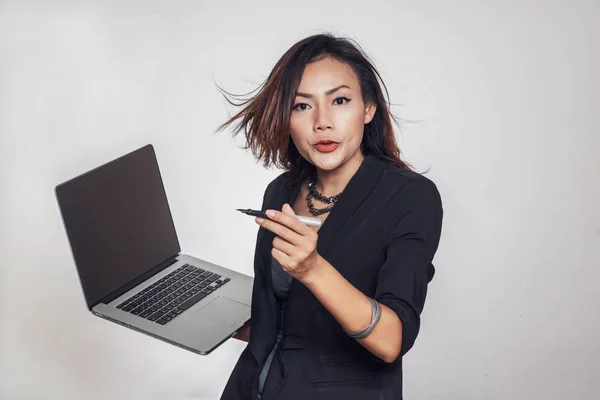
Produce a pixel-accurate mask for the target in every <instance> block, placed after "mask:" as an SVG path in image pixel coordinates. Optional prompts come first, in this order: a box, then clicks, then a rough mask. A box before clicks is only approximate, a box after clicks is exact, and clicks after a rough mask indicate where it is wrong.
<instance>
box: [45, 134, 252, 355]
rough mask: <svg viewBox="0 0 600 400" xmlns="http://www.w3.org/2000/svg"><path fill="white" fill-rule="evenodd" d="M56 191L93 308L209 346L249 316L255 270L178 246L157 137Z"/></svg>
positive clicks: (198, 348) (173, 338)
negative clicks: (217, 261) (237, 268)
mask: <svg viewBox="0 0 600 400" xmlns="http://www.w3.org/2000/svg"><path fill="white" fill-rule="evenodd" d="M55 194H56V198H57V201H58V205H59V208H60V213H61V216H62V219H63V223H64V227H65V230H66V234H67V237H68V241H69V243H70V247H71V251H72V254H73V259H74V261H75V265H76V267H77V271H78V274H79V279H80V281H81V287H82V289H83V294H84V297H85V300H86V302H87V307H88V309H89V310H90V311H91V312H92V313H93V314H94V315H96V316H99V317H102V318H105V319H107V320H109V321H112V322H116V323H118V324H120V325H123V326H126V327H128V328H131V329H134V330H136V331H138V332H142V333H145V334H147V335H150V336H153V337H155V338H157V339H160V340H163V341H165V342H168V343H171V344H173V345H176V346H179V347H182V348H184V349H187V350H190V351H193V352H195V353H197V354H201V355H206V354H209V353H210V352H211V351H212V350H214V349H215V348H216V347H217V346H219V345H220V344H222V343H223V342H224V341H226V340H227V339H229V338H230V337H231V336H233V335H235V333H236V332H237V331H239V330H240V329H241V328H243V327H244V326H245V325H246V324H247V323H248V321H249V320H250V304H251V294H252V285H253V278H252V277H249V276H247V275H244V274H241V273H238V272H235V271H232V270H231V269H227V268H223V267H221V266H219V265H215V264H213V263H210V262H208V261H205V260H202V259H199V258H195V257H192V256H190V255H186V254H181V253H180V252H181V249H180V246H179V241H178V238H177V233H176V231H175V226H174V223H173V219H172V216H171V211H170V208H169V204H168V202H167V197H166V193H165V189H164V186H163V182H162V177H161V175H160V171H159V168H158V162H157V160H156V154H155V152H154V147H153V146H152V145H151V144H148V145H146V146H144V147H142V148H139V149H137V150H135V151H132V152H130V153H128V154H126V155H124V156H121V157H119V158H117V159H114V160H112V161H110V162H107V163H106V164H104V165H101V166H99V167H97V168H95V169H93V170H91V171H88V172H86V173H83V174H82V175H79V176H77V177H75V178H73V179H70V180H68V181H67V182H64V183H61V184H59V185H57V186H56V188H55ZM207 229H208V228H207Z"/></svg>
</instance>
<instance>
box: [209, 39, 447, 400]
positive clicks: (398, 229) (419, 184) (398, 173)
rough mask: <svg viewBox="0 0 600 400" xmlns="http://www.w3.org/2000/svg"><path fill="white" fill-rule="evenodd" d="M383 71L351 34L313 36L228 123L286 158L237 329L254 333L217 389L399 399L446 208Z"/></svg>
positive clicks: (259, 395) (225, 399)
mask: <svg viewBox="0 0 600 400" xmlns="http://www.w3.org/2000/svg"><path fill="white" fill-rule="evenodd" d="M378 78H380V76H379V74H378V73H377V71H376V69H375V68H374V66H373V65H372V63H370V62H369V61H368V58H367V57H366V56H365V55H363V53H362V51H361V50H360V48H359V47H358V46H357V45H355V44H353V42H351V41H350V40H348V39H344V38H337V37H334V36H332V35H326V34H321V35H315V36H311V37H308V38H306V39H304V40H302V41H300V42H298V43H296V44H295V45H294V46H292V47H291V48H290V49H289V50H288V51H287V52H286V53H285V54H284V55H283V57H282V58H281V59H280V60H279V61H278V62H277V64H276V65H275V67H274V69H273V71H272V72H271V74H270V76H269V77H268V79H267V80H266V82H265V83H264V85H263V87H262V88H261V90H260V91H259V92H258V93H257V94H256V95H255V96H254V97H253V98H252V99H251V100H250V101H247V102H244V103H242V104H243V105H245V107H244V108H243V110H242V111H240V112H239V113H238V114H236V115H234V116H233V117H232V118H231V119H230V120H229V121H227V122H226V123H225V124H223V125H222V126H221V127H220V129H223V128H224V127H226V126H228V125H229V124H231V123H233V122H234V121H238V122H239V125H238V127H237V129H236V131H235V133H236V134H237V133H238V132H239V131H240V130H242V129H244V131H245V134H246V139H247V144H248V147H247V148H251V149H252V151H253V153H254V154H255V155H256V156H257V158H258V159H259V160H262V161H263V162H264V164H265V165H267V166H268V165H270V164H276V165H277V166H279V167H283V168H284V169H285V172H283V173H282V174H280V175H279V176H278V177H277V178H276V179H274V180H273V181H272V182H271V183H270V184H269V185H268V187H267V188H266V190H265V193H264V197H263V204H262V209H263V210H269V212H268V214H269V218H268V219H265V220H262V219H260V218H257V219H256V223H257V224H258V225H259V226H260V227H259V231H258V235H257V242H256V249H255V259H254V273H255V277H254V288H253V293H252V316H251V322H250V325H249V326H248V328H246V329H245V330H244V331H242V332H240V333H239V334H238V335H237V336H236V337H237V338H238V339H241V340H246V341H248V345H247V347H246V348H245V349H244V351H243V352H242V354H241V356H240V358H239V360H238V362H237V364H236V366H235V368H234V370H233V372H232V374H231V376H230V378H229V380H228V382H227V385H226V387H225V389H224V391H223V393H222V397H221V399H222V400H229V399H232V400H233V399H235V400H246V399H247V400H256V399H262V400H273V399H285V400H295V399H302V400H305V399H311V400H318V399H338V398H339V399H347V400H352V399H361V400H364V399H386V400H387V399H395V400H397V399H401V398H402V356H403V355H404V354H406V352H407V351H408V350H409V349H410V348H411V347H412V345H413V343H414V341H415V338H416V336H417V333H418V331H419V326H420V313H421V311H422V309H423V305H424V301H425V295H426V292H427V285H428V283H429V282H430V281H431V279H432V278H433V274H434V266H433V264H432V260H433V257H434V254H435V252H436V250H437V247H438V242H439V239H440V234H441V225H442V214H443V211H442V205H441V199H440V195H439V193H438V190H437V188H436V186H435V184H434V183H433V182H432V181H431V180H429V179H428V178H425V177H423V176H422V175H420V174H418V173H416V172H413V171H412V170H411V169H410V168H409V166H408V165H407V164H406V163H405V162H403V161H402V160H401V159H400V151H399V150H398V148H397V145H396V141H395V137H394V132H393V127H392V117H391V114H390V112H389V109H388V106H387V103H386V100H385V98H384V96H383V92H382V89H381V86H380V84H379V81H378ZM383 87H384V88H385V86H383ZM232 104H234V103H233V102H232ZM289 214H298V215H305V216H312V217H315V216H316V217H318V218H320V219H321V220H322V221H323V223H322V225H321V226H320V227H318V228H314V227H309V226H307V225H305V224H303V223H301V222H300V221H299V220H298V219H296V218H293V217H292V216H290V215H289Z"/></svg>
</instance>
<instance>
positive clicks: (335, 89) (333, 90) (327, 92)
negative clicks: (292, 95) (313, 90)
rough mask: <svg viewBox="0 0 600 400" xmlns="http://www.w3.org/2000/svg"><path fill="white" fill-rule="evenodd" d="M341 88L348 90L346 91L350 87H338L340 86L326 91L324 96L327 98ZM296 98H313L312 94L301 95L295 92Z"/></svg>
mask: <svg viewBox="0 0 600 400" xmlns="http://www.w3.org/2000/svg"><path fill="white" fill-rule="evenodd" d="M342 88H348V89H350V86H348V85H340V86H337V87H334V88H333V89H329V90H328V91H326V92H325V94H326V95H327V96H329V95H331V94H333V93H335V92H337V91H338V90H340V89H342ZM296 96H299V97H306V98H307V99H312V97H313V95H312V94H308V93H302V92H296Z"/></svg>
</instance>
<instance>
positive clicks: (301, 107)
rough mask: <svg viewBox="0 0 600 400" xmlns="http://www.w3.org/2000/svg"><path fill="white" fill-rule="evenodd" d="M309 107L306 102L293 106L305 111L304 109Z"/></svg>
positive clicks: (294, 108)
mask: <svg viewBox="0 0 600 400" xmlns="http://www.w3.org/2000/svg"><path fill="white" fill-rule="evenodd" d="M307 108H308V104H306V103H299V104H296V105H295V106H294V107H293V110H299V111H304V110H306V109H307Z"/></svg>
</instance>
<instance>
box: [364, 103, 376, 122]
mask: <svg viewBox="0 0 600 400" xmlns="http://www.w3.org/2000/svg"><path fill="white" fill-rule="evenodd" d="M375 111H377V106H376V105H375V104H372V103H367V104H365V125H366V124H368V123H369V122H371V121H372V120H373V117H374V116H375Z"/></svg>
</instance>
